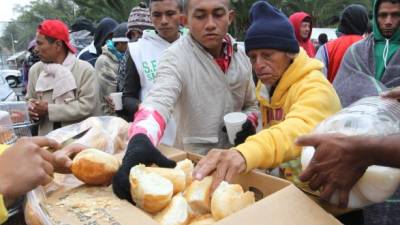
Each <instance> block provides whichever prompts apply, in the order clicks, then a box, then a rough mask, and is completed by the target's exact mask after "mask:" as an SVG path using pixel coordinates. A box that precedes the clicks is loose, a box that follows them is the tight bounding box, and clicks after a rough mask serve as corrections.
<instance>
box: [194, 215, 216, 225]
mask: <svg viewBox="0 0 400 225" xmlns="http://www.w3.org/2000/svg"><path fill="white" fill-rule="evenodd" d="M216 222H217V221H216V220H214V218H213V217H212V215H211V214H206V215H202V216H199V217H195V218H194V219H192V220H191V221H190V223H189V225H211V224H214V223H216Z"/></svg>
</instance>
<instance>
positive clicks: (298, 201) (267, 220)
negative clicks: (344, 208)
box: [26, 147, 341, 225]
mask: <svg viewBox="0 0 400 225" xmlns="http://www.w3.org/2000/svg"><path fill="white" fill-rule="evenodd" d="M160 149H161V151H162V152H163V153H164V154H165V155H167V156H168V157H169V158H171V159H173V160H176V161H179V160H183V159H185V158H189V159H191V160H192V161H194V162H197V161H198V160H199V159H200V158H201V156H199V155H195V154H191V153H185V152H182V151H179V150H175V149H171V148H165V147H160ZM234 182H235V183H238V184H241V185H242V187H243V188H244V189H245V190H251V191H253V192H255V196H256V199H259V201H257V202H256V203H255V204H253V205H251V206H249V207H247V208H245V209H242V210H240V211H238V212H236V213H234V214H233V215H231V216H229V217H227V218H224V219H222V220H220V221H218V222H217V223H215V225H243V224H251V225H294V224H296V225H337V224H341V223H340V222H339V221H337V220H336V219H335V218H334V217H333V216H332V215H330V214H328V213H327V212H325V211H324V210H323V209H322V208H321V207H319V206H318V205H317V204H316V203H315V202H313V201H312V200H310V199H309V198H308V197H307V196H306V195H305V194H304V193H303V192H302V191H300V190H299V189H298V188H296V187H295V186H294V185H293V184H291V183H290V182H288V181H286V180H283V179H279V178H276V177H272V176H269V175H266V174H263V173H261V172H258V171H252V172H250V173H248V174H245V175H240V176H238V177H237V178H236V180H235V181H234ZM72 193H75V194H76V193H78V194H79V195H80V197H78V198H81V199H85V200H82V202H80V201H78V202H77V203H76V207H75V208H74V207H72V208H71V207H65V206H62V204H63V201H64V203H65V202H66V201H68V204H71V202H70V201H71V200H69V199H68V197H70V194H72ZM88 194H89V195H88ZM88 196H90V197H88ZM92 197H93V200H92V199H90V198H92ZM96 201H97V202H100V203H101V204H98V203H96V204H95V205H94V206H92V208H91V210H86V211H85V207H87V204H88V202H93V204H94V203H95V202H96ZM31 203H32V202H31ZM107 204H108V205H107ZM46 205H47V207H46ZM49 205H50V207H49ZM72 205H73V204H72ZM82 205H83V206H85V207H83V206H82ZM27 206H30V204H28V205H27ZM39 206H40V207H41V209H42V212H40V214H45V215H47V217H48V219H50V221H52V224H63V225H66V224H71V225H72V224H73V225H80V224H82V225H86V224H93V225H94V224H99V225H103V224H104V225H105V224H112V225H159V224H158V223H157V222H155V221H154V220H153V219H152V218H151V217H150V215H148V214H147V213H145V212H144V211H142V210H140V209H138V208H136V207H134V206H133V205H131V204H130V203H128V202H126V201H121V200H119V199H117V197H115V196H114V194H113V193H112V191H111V188H99V187H86V186H82V185H76V186H75V187H71V188H65V187H63V188H61V189H58V190H56V191H53V192H48V194H47V199H46V200H44V201H43V202H40V203H39ZM31 208H32V207H31ZM28 209H29V207H28ZM82 209H84V210H82ZM33 211H34V210H32V209H29V210H27V212H26V214H27V217H28V218H27V219H28V220H29V217H31V220H32V217H37V215H38V214H37V212H36V213H35V212H33ZM48 222H49V221H45V222H43V221H41V223H29V222H28V224H29V225H38V224H46V225H47V224H49V223H48Z"/></svg>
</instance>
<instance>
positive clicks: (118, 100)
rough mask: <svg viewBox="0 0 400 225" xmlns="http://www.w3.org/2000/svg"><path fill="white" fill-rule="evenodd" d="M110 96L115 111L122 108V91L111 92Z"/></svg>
mask: <svg viewBox="0 0 400 225" xmlns="http://www.w3.org/2000/svg"><path fill="white" fill-rule="evenodd" d="M110 98H111V99H112V101H113V103H114V106H115V111H119V110H122V92H115V93H111V94H110Z"/></svg>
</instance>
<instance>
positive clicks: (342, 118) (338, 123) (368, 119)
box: [301, 97, 400, 208]
mask: <svg viewBox="0 0 400 225" xmlns="http://www.w3.org/2000/svg"><path fill="white" fill-rule="evenodd" d="M314 133H317V134H323V133H342V134H345V135H349V136H351V135H370V136H378V135H380V136H386V135H390V134H395V133H400V103H399V102H397V101H396V100H388V99H382V98H380V97H368V98H364V99H361V100H359V101H357V102H355V103H353V104H352V105H350V106H349V107H347V108H345V109H343V110H342V111H340V112H339V113H337V114H335V115H333V116H332V117H329V118H328V119H326V120H324V121H323V122H322V123H321V124H320V125H318V127H317V128H316V129H315V130H314ZM314 152H315V149H314V148H313V147H304V148H303V151H302V155H301V164H302V167H303V170H305V169H306V168H307V166H308V164H309V163H310V161H311V159H312V157H313V155H314ZM399 183H400V170H399V169H395V168H389V167H383V166H370V167H368V169H367V171H366V172H365V174H364V175H363V176H362V177H361V178H360V180H359V181H358V182H357V183H356V185H355V186H354V187H353V189H352V190H351V192H350V196H349V203H348V207H349V208H362V207H365V206H368V205H371V204H374V203H380V202H383V201H384V200H385V199H387V198H389V197H390V196H391V195H393V193H394V192H395V191H396V189H397V187H398V185H399ZM330 202H331V203H333V204H336V205H337V204H338V202H339V196H338V193H337V192H335V193H334V195H333V196H332V198H331V200H330Z"/></svg>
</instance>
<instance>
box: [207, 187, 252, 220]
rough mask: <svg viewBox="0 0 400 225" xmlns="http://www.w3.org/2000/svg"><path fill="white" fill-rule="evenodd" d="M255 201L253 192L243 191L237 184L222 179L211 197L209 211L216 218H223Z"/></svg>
mask: <svg viewBox="0 0 400 225" xmlns="http://www.w3.org/2000/svg"><path fill="white" fill-rule="evenodd" d="M254 202H255V198H254V193H253V192H249V191H248V192H246V193H243V189H242V187H241V186H240V185H238V184H228V183H227V182H225V181H223V182H221V184H220V185H219V186H218V187H217V189H216V190H215V191H214V194H213V196H212V198H211V213H212V215H213V217H214V219H216V220H220V219H222V218H225V217H227V216H229V215H231V214H233V213H235V212H237V211H239V210H241V209H243V208H245V207H247V206H249V205H251V204H253V203H254Z"/></svg>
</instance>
